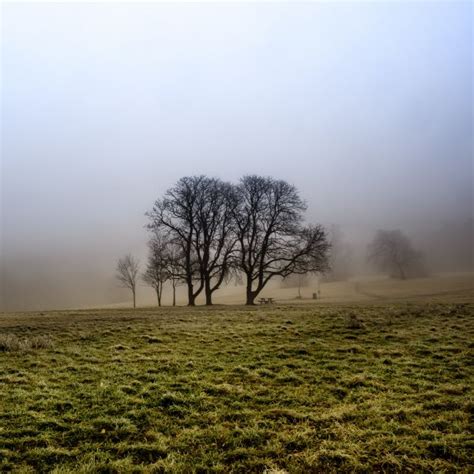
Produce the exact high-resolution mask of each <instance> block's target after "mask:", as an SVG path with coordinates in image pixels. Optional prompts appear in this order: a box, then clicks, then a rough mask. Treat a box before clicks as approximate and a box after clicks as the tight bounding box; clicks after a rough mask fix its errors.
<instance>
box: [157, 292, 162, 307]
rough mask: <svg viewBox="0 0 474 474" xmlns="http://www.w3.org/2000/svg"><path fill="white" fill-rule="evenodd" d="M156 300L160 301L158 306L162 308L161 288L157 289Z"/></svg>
mask: <svg viewBox="0 0 474 474" xmlns="http://www.w3.org/2000/svg"><path fill="white" fill-rule="evenodd" d="M156 298H157V300H158V306H161V295H160V290H159V288H156Z"/></svg>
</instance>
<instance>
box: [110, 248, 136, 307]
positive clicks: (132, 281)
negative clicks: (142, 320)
mask: <svg viewBox="0 0 474 474" xmlns="http://www.w3.org/2000/svg"><path fill="white" fill-rule="evenodd" d="M139 269H140V264H139V262H138V260H136V259H135V258H134V257H133V256H132V255H131V254H128V255H125V257H122V258H120V259H119V260H118V262H117V275H116V277H117V280H118V281H119V282H120V283H121V285H122V286H123V287H124V288H129V289H130V290H132V295H133V307H134V308H136V290H137V277H138V271H139Z"/></svg>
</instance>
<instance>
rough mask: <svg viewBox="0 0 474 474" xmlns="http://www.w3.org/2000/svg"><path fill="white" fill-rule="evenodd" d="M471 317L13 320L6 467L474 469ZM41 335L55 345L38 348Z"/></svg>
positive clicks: (8, 325)
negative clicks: (473, 457)
mask: <svg viewBox="0 0 474 474" xmlns="http://www.w3.org/2000/svg"><path fill="white" fill-rule="evenodd" d="M351 315H353V316H352V317H351ZM473 316H474V305H471V304H463V305H455V304H444V305H443V304H431V305H428V304H425V305H417V304H396V305H378V306H376V305H373V306H367V305H365V306H356V305H354V306H350V307H349V306H338V307H336V306H312V305H299V306H297V305H295V306H277V305H275V306H273V307H258V308H244V307H214V308H212V309H206V308H195V309H187V308H176V309H162V310H153V309H140V310H137V311H131V310H114V311H111V310H110V311H108V310H100V311H76V312H50V313H42V314H33V313H30V314H23V315H3V316H0V333H1V334H2V335H3V337H4V338H5V340H7V338H8V340H7V342H8V341H10V342H11V341H12V339H11V338H12V335H13V336H16V339H15V340H16V341H17V342H18V341H20V342H21V341H23V343H19V344H16V345H15V344H13V346H9V345H8V344H7V343H5V345H3V346H2V345H1V341H0V471H2V472H9V471H14V472H49V471H52V472H56V473H59V472H74V473H77V472H79V473H80V472H91V473H92V472H94V473H95V472H182V473H185V472H186V473H187V472H242V473H244V472H245V473H246V472H262V473H263V472H265V471H266V472H268V473H271V472H274V473H277V472H290V473H293V472H295V473H308V472H336V471H337V472H367V471H379V472H384V471H385V472H394V471H404V472H407V471H412V472H432V471H437V472H455V471H460V472H473V470H474V464H473V462H472V458H471V455H472V452H473V447H474V440H473V436H472V425H470V422H472V414H473V409H474V403H473V399H472V392H471V388H470V387H471V385H472V382H473V371H472V362H473V359H472V349H473V347H474V344H473V342H472V341H473V340H474V337H473V336H474V320H473ZM355 320H357V321H359V322H360V324H359V323H356V324H354V321H355ZM5 335H7V336H5ZM38 336H40V337H45V338H46V340H47V341H48V344H30V343H28V341H29V340H38V339H37V338H38ZM40 340H41V339H40Z"/></svg>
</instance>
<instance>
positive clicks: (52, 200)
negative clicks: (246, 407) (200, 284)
mask: <svg viewBox="0 0 474 474" xmlns="http://www.w3.org/2000/svg"><path fill="white" fill-rule="evenodd" d="M1 8H2V17H3V18H2V45H1V54H2V75H1V80H2V81H1V93H2V96H1V98H2V105H1V107H2V137H1V138H2V149H1V230H0V236H1V262H0V263H1V268H0V271H1V274H0V278H1V280H0V290H1V300H0V310H6V311H13V310H26V309H43V308H44V309H53V308H64V307H66V308H73V307H80V306H94V305H109V304H120V303H123V302H128V301H129V300H130V295H129V293H128V292H127V290H125V289H122V288H119V286H118V282H117V281H116V279H115V266H116V261H117V259H118V258H119V257H121V256H122V255H124V254H126V253H128V252H131V253H133V254H134V255H136V256H137V257H138V258H139V259H140V261H141V262H142V265H143V266H144V264H145V261H146V256H147V246H146V243H147V240H148V235H147V231H146V229H145V225H146V224H147V219H146V217H145V212H146V211H149V210H150V209H151V207H152V206H153V203H154V201H155V200H156V199H157V198H159V197H160V196H162V195H163V193H164V192H165V191H166V190H167V189H168V188H170V187H171V186H173V184H174V183H175V182H176V181H177V180H178V179H180V178H181V177H182V176H191V175H201V174H205V175H208V176H211V177H218V178H221V179H223V180H226V181H231V182H233V183H236V182H238V180H239V179H240V177H242V176H243V175H248V174H258V175H263V176H273V177H275V178H281V179H285V180H287V181H288V182H290V183H291V184H293V185H295V186H296V187H297V188H298V190H299V192H300V194H301V196H302V197H303V198H304V199H305V200H306V201H307V204H308V211H307V213H306V217H307V221H308V222H309V223H321V224H323V225H324V226H326V227H327V229H328V230H330V229H332V228H334V226H336V228H337V229H339V231H340V233H341V238H342V240H343V242H344V243H345V245H346V247H348V248H349V247H350V255H351V257H350V259H349V260H348V262H349V263H348V265H349V266H350V272H349V273H350V275H351V276H355V275H361V274H363V275H368V274H373V273H374V269H373V268H372V267H371V266H370V265H368V264H367V261H366V254H367V244H368V243H369V242H370V241H371V240H372V239H373V237H374V234H375V232H376V231H377V230H378V229H389V230H390V229H400V230H402V231H403V232H404V233H405V234H406V235H407V236H408V237H409V238H410V239H411V241H412V242H413V245H414V246H415V247H416V249H417V250H419V251H421V252H422V253H423V255H424V258H425V261H426V265H427V269H428V271H429V272H430V273H431V274H436V273H443V272H469V271H471V272H472V271H473V270H474V268H473V248H472V242H473V241H474V233H473V138H472V133H473V128H472V126H473V116H472V110H473V109H472V107H473V95H472V71H473V63H472V58H473V56H472V44H473V43H472V40H473V37H472V20H473V17H472V5H471V4H470V2H445V3H442V2H439V3H438V2H430V3H408V2H406V3H405V2H397V3H390V2H380V3H375V2H371V3H369V2H364V3H349V2H341V3H329V2H328V3H319V4H310V3H301V4H299V3H296V4H295V3H292V4H277V3H274V4H263V3H260V4H259V3H254V4H250V3H241V4H220V5H219V4H214V3H202V4H192V3H191V4H174V5H173V4H128V3H117V4H110V3H109V4H100V3H96V4H92V3H91V4H66V3H63V4H60V3H48V4H42V5H35V4H32V3H29V4H28V3H23V4H13V3H10V4H3V5H2V7H1ZM232 287H233V283H230V288H227V289H223V290H222V291H223V292H225V291H228V292H229V294H230V293H232ZM180 291H181V290H180ZM217 294H219V292H217ZM138 298H139V304H153V303H154V299H153V292H152V290H150V289H148V288H145V287H144V286H143V287H140V288H139V297H138Z"/></svg>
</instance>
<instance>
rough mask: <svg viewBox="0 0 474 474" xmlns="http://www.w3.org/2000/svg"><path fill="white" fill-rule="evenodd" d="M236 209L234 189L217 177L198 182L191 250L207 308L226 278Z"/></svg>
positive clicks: (233, 247)
mask: <svg viewBox="0 0 474 474" xmlns="http://www.w3.org/2000/svg"><path fill="white" fill-rule="evenodd" d="M236 206H237V196H236V193H235V189H234V187H233V186H232V185H231V184H229V183H225V182H222V181H221V180H219V179H216V178H204V179H203V180H201V181H200V183H199V192H198V199H197V213H196V227H197V232H196V233H195V240H194V248H195V250H196V254H197V256H198V261H199V267H200V271H201V274H202V278H203V280H204V291H205V296H206V305H212V295H213V293H214V292H215V291H216V290H217V289H219V287H220V286H221V284H222V282H223V281H224V280H225V279H226V277H227V276H228V275H229V273H230V270H231V266H232V256H233V253H234V249H235V246H236V235H235V232H234V230H235V226H234V221H233V210H234V209H235V208H236Z"/></svg>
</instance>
